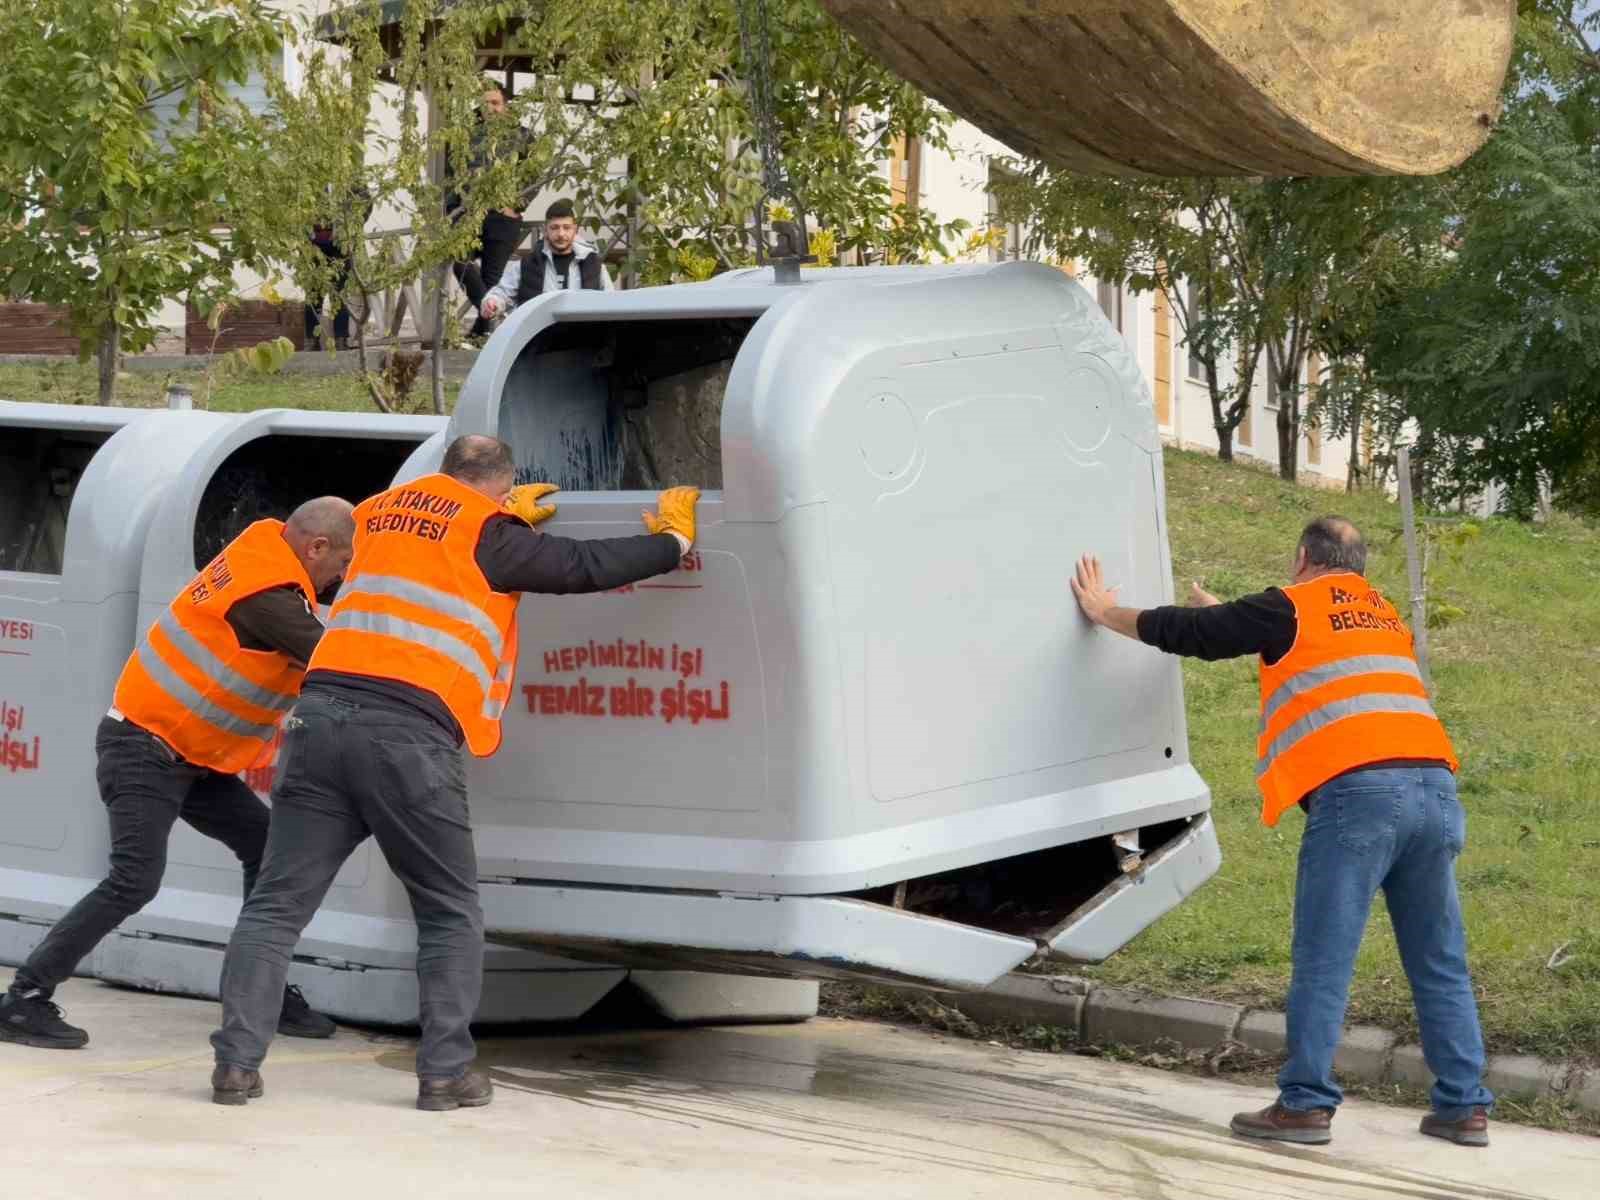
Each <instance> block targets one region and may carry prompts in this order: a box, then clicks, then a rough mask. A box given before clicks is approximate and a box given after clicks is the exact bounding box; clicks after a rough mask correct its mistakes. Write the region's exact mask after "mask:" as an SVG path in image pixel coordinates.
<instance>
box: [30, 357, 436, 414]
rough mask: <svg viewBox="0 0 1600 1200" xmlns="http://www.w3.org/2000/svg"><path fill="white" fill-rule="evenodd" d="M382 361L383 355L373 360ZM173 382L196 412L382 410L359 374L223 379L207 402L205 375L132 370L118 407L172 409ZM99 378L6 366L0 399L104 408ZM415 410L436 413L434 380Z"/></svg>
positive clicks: (67, 367)
mask: <svg viewBox="0 0 1600 1200" xmlns="http://www.w3.org/2000/svg"><path fill="white" fill-rule="evenodd" d="M373 361H374V362H376V361H377V355H376V354H374V355H373ZM168 382H178V383H187V384H188V385H189V388H190V390H191V391H193V392H194V402H195V407H197V408H200V407H205V408H209V409H211V410H212V411H213V412H254V411H255V410H256V409H260V408H308V409H322V410H341V409H344V410H354V411H358V412H359V411H371V412H376V411H377V410H376V409H375V408H374V407H373V404H372V401H371V399H370V398H368V396H367V392H366V389H365V388H363V387H362V386H361V383H360V381H359V380H358V379H357V378H356V377H355V376H354V375H300V374H297V375H287V374H279V375H245V376H240V377H237V378H234V379H220V378H219V379H218V381H217V382H216V383H215V384H214V385H213V387H212V391H211V402H210V403H209V404H205V403H204V398H205V391H206V385H205V372H203V371H194V370H184V371H173V372H171V373H163V372H160V371H126V372H124V373H123V374H122V376H121V377H120V378H119V379H118V380H117V402H118V403H119V404H120V405H122V406H123V407H126V408H162V407H165V405H166V402H167V401H166V392H167V384H168ZM460 390H461V384H460V383H459V382H458V381H456V380H446V381H445V407H446V408H447V409H451V408H454V407H455V401H456V394H457V393H458V392H459V391H460ZM99 395H100V385H99V377H98V376H97V374H96V370H95V366H94V364H92V363H90V364H87V365H83V364H79V363H76V362H64V363H60V364H56V365H53V366H31V365H30V366H15V365H8V364H0V399H4V400H28V401H45V402H49V403H56V404H98V403H99ZM409 408H410V411H413V412H427V411H431V407H430V405H429V402H428V380H427V379H426V378H425V377H424V378H421V379H418V380H417V384H416V389H415V390H414V391H413V392H412V394H411V401H410V406H409Z"/></svg>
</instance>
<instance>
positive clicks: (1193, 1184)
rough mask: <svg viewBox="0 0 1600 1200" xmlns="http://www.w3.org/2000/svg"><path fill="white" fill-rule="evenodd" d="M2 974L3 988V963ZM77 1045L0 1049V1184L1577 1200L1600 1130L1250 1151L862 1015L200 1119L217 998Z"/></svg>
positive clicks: (129, 1010)
mask: <svg viewBox="0 0 1600 1200" xmlns="http://www.w3.org/2000/svg"><path fill="white" fill-rule="evenodd" d="M4 974H5V975H9V972H6V973H4ZM57 998H58V1000H59V1001H60V1002H61V1004H62V1005H63V1007H64V1008H65V1009H66V1015H67V1017H68V1019H69V1020H72V1021H73V1022H74V1023H75V1024H81V1025H84V1026H85V1027H87V1028H88V1029H89V1031H90V1034H91V1037H92V1039H93V1040H92V1041H91V1044H90V1046H89V1047H88V1048H87V1049H85V1050H81V1051H44V1050H32V1049H28V1048H25V1047H19V1046H12V1045H6V1044H0V1102H3V1104H4V1111H5V1113H6V1114H7V1118H8V1119H7V1122H6V1127H5V1134H4V1138H3V1141H0V1165H3V1167H4V1174H3V1176H0V1177H3V1178H4V1179H5V1181H6V1183H7V1185H8V1187H9V1188H10V1190H12V1191H14V1192H18V1193H19V1194H23V1195H26V1196H28V1197H30V1198H34V1197H55V1196H61V1197H82V1196H88V1195H91V1194H93V1195H116V1196H119V1197H124V1196H128V1197H142V1196H162V1197H172V1196H180V1197H181V1196H200V1195H213V1194H221V1195H227V1196H229V1197H249V1196H267V1195H272V1196H292V1197H295V1198H296V1200H305V1198H313V1197H322V1196H340V1197H361V1198H362V1200H365V1198H367V1197H378V1196H386V1195H391V1194H393V1195H396V1196H406V1197H410V1196H413V1195H416V1196H440V1197H450V1196H473V1197H489V1196H512V1195H515V1196H524V1195H559V1196H562V1197H574V1198H578V1200H586V1198H588V1197H609V1196H621V1195H627V1196H630V1197H632V1196H644V1197H646V1198H647V1200H676V1198H678V1197H693V1198H695V1200H712V1198H720V1197H725V1196H727V1197H741V1198H742V1197H750V1198H751V1200H775V1198H778V1197H790V1196H794V1197H801V1196H803V1197H807V1198H808V1200H814V1198H822V1197H851V1198H857V1197H867V1198H872V1200H878V1198H883V1200H889V1198H895V1197H907V1198H910V1197H916V1198H917V1200H926V1198H928V1197H947V1196H948V1197H1007V1198H1014V1197H1015V1198H1020V1197H1036V1196H1037V1197H1044V1196H1049V1197H1052V1198H1055V1200H1077V1198H1079V1197H1085V1198H1087V1197H1116V1198H1120V1197H1134V1198H1140V1200H1144V1198H1149V1200H1235V1198H1239V1200H1243V1198H1249V1200H1276V1198H1279V1197H1282V1198H1289V1197H1294V1198H1296V1200H1302V1198H1303V1200H1324V1198H1328V1200H1334V1198H1338V1200H1345V1198H1350V1200H1388V1198H1391V1197H1394V1198H1402V1200H1532V1198H1538V1200H1566V1198H1569V1197H1570V1198H1572V1200H1578V1198H1580V1197H1581V1198H1584V1200H1588V1198H1589V1197H1593V1196H1594V1195H1596V1194H1597V1190H1596V1189H1597V1184H1596V1180H1597V1178H1600V1140H1596V1139H1592V1138H1583V1137H1575V1136H1565V1135H1560V1134H1553V1133H1546V1132H1542V1131H1538V1130H1530V1129H1523V1128H1517V1127H1511V1126H1505V1125H1496V1126H1495V1127H1494V1130H1493V1137H1494V1142H1495V1144H1494V1145H1493V1146H1492V1147H1491V1148H1490V1149H1489V1150H1487V1151H1483V1150H1466V1149H1461V1148H1458V1147H1454V1146H1450V1145H1446V1144H1444V1143H1440V1142H1436V1141H1433V1140H1431V1139H1425V1138H1422V1137H1421V1136H1419V1135H1418V1133H1417V1132H1416V1125H1417V1119H1418V1114H1417V1113H1415V1112H1412V1111H1408V1110H1403V1109H1394V1108H1387V1107H1383V1106H1379V1105H1373V1104H1363V1103H1351V1104H1349V1105H1347V1106H1346V1108H1345V1109H1344V1110H1343V1111H1342V1112H1341V1113H1340V1115H1339V1118H1338V1120H1337V1122H1336V1123H1335V1142H1334V1144H1333V1145H1332V1146H1329V1147H1326V1148H1318V1149H1304V1148H1286V1147H1273V1146H1262V1145H1258V1144H1253V1143H1247V1142H1242V1141H1240V1140H1238V1139H1235V1138H1233V1137H1231V1136H1230V1135H1229V1134H1228V1133H1227V1130H1226V1121H1227V1118H1228V1116H1229V1115H1230V1114H1231V1113H1233V1112H1235V1111H1237V1110H1239V1109H1242V1108H1249V1107H1259V1106H1260V1105H1262V1104H1264V1103H1266V1101H1267V1100H1268V1099H1270V1096H1267V1095H1265V1094H1263V1093H1262V1092H1261V1091H1259V1090H1254V1089H1246V1088H1242V1087H1238V1086H1236V1085H1233V1084H1230V1083H1226V1082H1222V1081H1208V1080H1202V1079H1194V1078H1190V1077H1185V1076H1178V1075H1171V1074H1167V1073H1163V1072H1158V1071H1151V1070H1147V1069H1142V1068H1139V1067H1133V1066H1128V1065H1124V1064H1118V1063H1112V1062H1107V1061H1104V1060H1100V1059H1089V1058H1078V1057H1074V1056H1070V1055H1050V1054H1040V1053H1031V1052H1026V1051H1013V1050H1009V1049H1004V1048H1001V1047H994V1046H986V1045H975V1044H973V1043H970V1042H961V1041H952V1040H944V1039H939V1038H936V1037H932V1036H930V1035H928V1034H925V1033H922V1032H918V1031H911V1030H897V1029H894V1028H891V1027H888V1026H883V1025H874V1024H864V1023H859V1022H854V1021H843V1020H833V1019H819V1020H816V1021H813V1022H810V1023H808V1024H805V1025H789V1026H746V1027H722V1028H705V1029H674V1030H661V1029H649V1030H624V1031H620V1032H619V1031H610V1032H603V1031H582V1030H580V1031H573V1030H570V1029H567V1030H561V1031H556V1032H534V1033H528V1034H519V1035H518V1036H515V1037H491V1038H488V1039H485V1040H484V1041H482V1042H481V1043H480V1062H481V1063H482V1064H484V1065H486V1066H488V1067H489V1068H490V1069H491V1071H492V1072H493V1076H494V1080H495V1083H496V1087H497V1091H496V1096H495V1102H494V1104H493V1105H492V1106H490V1107H488V1108H484V1109H475V1110H461V1111H459V1112H455V1113H420V1112H417V1111H415V1109H413V1108H412V1107H411V1105H412V1100H413V1098H414V1095H415V1082H414V1079H413V1078H412V1076H411V1070H412V1046H411V1042H410V1041H409V1040H408V1039H406V1038H403V1037H399V1036H389V1035H384V1034H379V1033H373V1032H371V1031H355V1030H349V1029H341V1030H340V1032H339V1034H338V1036H337V1037H335V1038H334V1039H332V1040H330V1041H326V1042H310V1041H295V1040H289V1039H280V1040H279V1042H278V1043H277V1044H276V1045H275V1047H274V1050H273V1054H272V1057H271V1058H269V1059H268V1061H267V1064H266V1067H265V1069H264V1071H263V1074H264V1077H265V1082H266V1095H265V1097H263V1098H262V1099H260V1100H256V1101H252V1102H251V1104H250V1105H249V1106H248V1107H246V1108H222V1107H218V1106H216V1105H213V1104H211V1103H210V1089H209V1084H208V1076H209V1071H210V1052H209V1047H208V1046H207V1044H206V1036H207V1034H209V1032H210V1030H211V1028H212V1026H213V1024H214V1022H215V1019H216V1006H215V1005H214V1004H213V1003H210V1002H206V1001H198V1000H187V999H180V998H175V997H168V996H155V995H149V994H143V993H135V992H128V991H122V990H118V989H113V988H108V987H103V986H101V985H98V984H95V983H91V982H86V981H73V982H72V983H70V984H68V985H67V986H66V987H64V988H63V989H62V990H61V993H60V995H59V996H58V997H57Z"/></svg>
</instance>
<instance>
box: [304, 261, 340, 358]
mask: <svg viewBox="0 0 1600 1200" xmlns="http://www.w3.org/2000/svg"><path fill="white" fill-rule="evenodd" d="M311 244H312V245H313V246H315V247H316V248H317V249H318V250H320V251H322V255H323V257H324V258H328V259H332V260H333V261H334V262H335V264H336V266H335V271H336V272H337V273H336V274H335V275H334V277H333V287H334V303H335V304H337V305H338V306H339V311H338V312H336V313H334V315H333V336H334V337H335V338H339V339H348V338H349V337H350V310H349V309H348V308H346V307H345V305H344V301H343V299H341V298H340V297H342V295H343V293H344V285H345V281H346V280H347V279H349V278H350V260H349V259H348V258H346V257H345V256H344V252H343V251H341V250H340V249H339V247H337V246H335V245H334V244H333V243H332V242H312V243H311ZM324 300H325V297H323V296H320V295H310V294H308V295H307V296H306V345H307V346H310V345H313V344H314V343H315V341H316V338H317V327H318V326H319V325H321V324H322V305H323V302H324Z"/></svg>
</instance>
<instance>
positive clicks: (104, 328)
mask: <svg viewBox="0 0 1600 1200" xmlns="http://www.w3.org/2000/svg"><path fill="white" fill-rule="evenodd" d="M118 334H119V331H118V329H117V319H116V318H115V317H107V318H106V320H105V323H104V324H103V325H101V326H100V342H99V345H98V346H96V348H95V355H96V357H97V358H98V359H99V363H100V403H101V404H112V405H114V404H116V402H117V349H118V342H119V341H120V340H121V339H120V337H119V336H118Z"/></svg>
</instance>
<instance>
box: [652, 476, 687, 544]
mask: <svg viewBox="0 0 1600 1200" xmlns="http://www.w3.org/2000/svg"><path fill="white" fill-rule="evenodd" d="M699 500H700V489H699V488H697V487H675V488H668V489H667V490H666V491H664V492H662V493H661V495H659V496H657V497H656V512H655V513H649V512H647V513H642V514H640V515H641V516H642V517H643V518H644V527H645V528H646V529H648V530H649V531H650V532H651V533H675V534H677V535H678V536H679V537H681V538H683V539H685V540H686V541H687V542H688V543H689V544H690V545H691V546H692V545H694V506H695V505H696V504H697V503H699ZM656 513H660V514H661V515H660V516H657V515H656Z"/></svg>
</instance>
